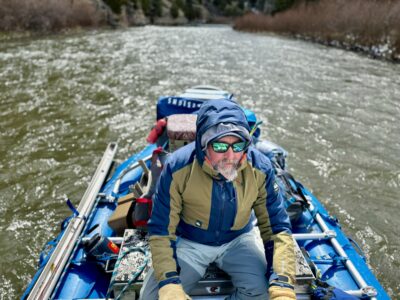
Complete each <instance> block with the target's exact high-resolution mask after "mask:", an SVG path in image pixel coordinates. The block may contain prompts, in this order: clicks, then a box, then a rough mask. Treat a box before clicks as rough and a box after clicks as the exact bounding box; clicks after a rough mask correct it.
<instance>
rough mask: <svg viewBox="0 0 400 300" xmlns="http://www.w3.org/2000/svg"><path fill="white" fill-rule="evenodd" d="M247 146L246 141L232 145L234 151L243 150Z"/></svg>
mask: <svg viewBox="0 0 400 300" xmlns="http://www.w3.org/2000/svg"><path fill="white" fill-rule="evenodd" d="M245 147H246V142H239V143H235V144H233V145H232V149H233V152H242V151H243V150H244V148H245Z"/></svg>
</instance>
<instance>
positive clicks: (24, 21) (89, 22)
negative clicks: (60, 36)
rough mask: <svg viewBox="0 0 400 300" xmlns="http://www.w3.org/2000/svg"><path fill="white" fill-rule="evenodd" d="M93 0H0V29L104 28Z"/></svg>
mask: <svg viewBox="0 0 400 300" xmlns="http://www.w3.org/2000/svg"><path fill="white" fill-rule="evenodd" d="M102 22H104V17H103V16H101V15H100V14H99V12H98V10H97V9H96V7H95V4H94V2H93V1H91V0H0V30H2V31H11V30H13V31H14V30H35V31H36V30H39V31H51V30H60V29H64V28H72V27H92V26H98V25H101V23H102Z"/></svg>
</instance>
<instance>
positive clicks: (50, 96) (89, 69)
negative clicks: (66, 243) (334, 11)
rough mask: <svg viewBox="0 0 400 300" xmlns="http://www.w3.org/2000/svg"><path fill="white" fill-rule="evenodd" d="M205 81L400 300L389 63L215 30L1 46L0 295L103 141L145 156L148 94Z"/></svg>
mask: <svg viewBox="0 0 400 300" xmlns="http://www.w3.org/2000/svg"><path fill="white" fill-rule="evenodd" d="M198 84H211V85H214V86H218V87H221V88H223V89H226V90H228V91H231V92H233V93H235V94H236V96H237V98H238V100H239V102H240V103H241V104H242V105H244V106H246V107H248V108H250V109H252V110H253V111H254V112H255V113H256V114H257V115H258V118H259V119H261V120H263V121H264V123H263V125H262V127H261V128H262V131H263V133H262V134H263V136H264V137H266V138H269V139H270V140H272V141H274V142H276V143H278V144H280V145H281V146H283V147H284V148H285V149H286V150H287V151H288V152H289V158H288V165H289V169H290V171H291V172H292V173H293V175H294V176H295V177H296V178H297V179H298V180H300V181H301V182H302V183H303V184H304V185H306V186H307V187H308V188H310V189H311V190H312V191H313V192H314V193H315V195H316V196H317V197H318V198H319V199H320V200H321V201H322V203H323V204H324V205H325V206H326V207H327V209H328V210H329V212H330V213H331V214H333V215H336V216H337V217H338V218H339V220H340V221H341V224H342V227H343V229H344V231H345V232H346V233H347V234H349V235H350V236H351V237H353V238H354V239H355V240H356V241H357V242H358V243H359V244H360V246H361V248H362V249H363V251H364V253H365V255H366V257H367V259H368V262H369V264H370V266H371V268H372V269H373V270H374V273H375V274H376V276H377V277H378V278H379V280H380V281H381V282H382V284H383V285H384V287H385V288H386V290H387V291H388V293H389V294H390V295H391V296H392V298H394V299H399V296H398V295H399V294H400V283H399V282H400V280H399V278H400V238H399V233H398V230H399V228H400V217H399V214H400V204H399V202H400V158H399V157H400V122H399V117H400V65H395V64H391V63H387V62H383V61H375V60H371V59H369V58H367V57H365V56H361V55H358V54H355V53H352V52H347V51H344V50H340V49H334V48H327V47H325V46H320V45H316V44H312V43H307V42H302V41H298V40H293V39H287V38H282V37H278V36H271V35H256V34H247V33H239V32H235V31H233V30H232V29H231V28H229V27H227V26H209V27H171V28H168V27H152V26H149V27H142V28H130V29H121V30H116V31H91V32H84V33H75V34H68V35H54V36H46V37H36V38H27V37H12V38H7V39H6V38H2V40H0V243H1V247H0V259H1V269H0V282H1V284H0V299H16V298H18V297H19V296H21V294H22V292H23V290H24V288H25V287H26V285H27V283H28V282H29V281H30V279H31V278H32V276H33V274H34V272H35V269H36V266H37V262H38V255H39V253H40V251H41V248H42V246H43V245H44V244H45V243H46V242H47V241H48V240H50V239H52V238H53V237H54V236H55V235H56V234H57V233H58V232H59V228H60V226H59V225H60V222H61V220H63V219H64V218H65V217H66V216H68V215H70V214H71V212H70V211H69V209H68V208H67V206H66V205H65V200H64V197H65V195H67V196H68V197H69V198H70V199H71V200H72V201H73V203H74V204H76V205H78V203H79V201H80V198H81V196H82V195H83V193H84V191H85V189H86V187H87V184H88V182H89V181H90V178H91V176H92V175H93V173H94V171H95V169H96V166H97V163H98V162H99V160H100V158H101V156H102V153H103V151H104V150H105V147H106V145H107V143H108V142H110V141H118V142H119V152H118V157H117V158H118V159H119V160H123V159H125V158H126V157H127V156H128V155H130V154H131V153H134V152H136V151H138V150H140V149H141V148H142V147H144V146H145V137H146V135H147V133H148V131H149V129H150V128H151V126H152V124H153V122H154V119H155V104H156V99H157V97H158V96H159V95H171V94H176V93H180V92H181V91H183V90H184V89H185V88H188V87H190V86H193V85H198Z"/></svg>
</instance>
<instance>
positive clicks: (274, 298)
mask: <svg viewBox="0 0 400 300" xmlns="http://www.w3.org/2000/svg"><path fill="white" fill-rule="evenodd" d="M268 292H269V300H296V293H295V292H294V290H293V289H291V288H287V287H281V286H271V287H270V288H269V289H268Z"/></svg>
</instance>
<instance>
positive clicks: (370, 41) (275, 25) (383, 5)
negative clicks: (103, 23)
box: [234, 0, 400, 61]
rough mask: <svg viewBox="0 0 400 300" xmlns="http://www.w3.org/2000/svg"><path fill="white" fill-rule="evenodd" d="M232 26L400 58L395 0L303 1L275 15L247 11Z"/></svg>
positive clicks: (399, 12) (398, 12) (399, 3)
mask: <svg viewBox="0 0 400 300" xmlns="http://www.w3.org/2000/svg"><path fill="white" fill-rule="evenodd" d="M234 28H235V29H237V30H243V31H253V32H254V31H255V32H259V31H269V32H275V33H279V34H286V35H292V36H297V37H302V38H306V39H310V40H312V41H316V42H320V43H324V44H328V45H333V46H339V47H344V48H346V49H351V50H356V51H362V52H367V53H369V54H370V55H372V56H374V57H382V58H386V59H390V60H394V61H400V1H398V0H392V1H390V0H320V1H313V2H309V1H308V2H302V3H300V4H298V5H296V6H294V7H293V8H291V9H289V10H287V11H284V12H282V13H279V14H276V15H274V16H267V15H262V14H247V15H245V16H243V17H241V18H239V19H237V20H236V22H235V24H234Z"/></svg>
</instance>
